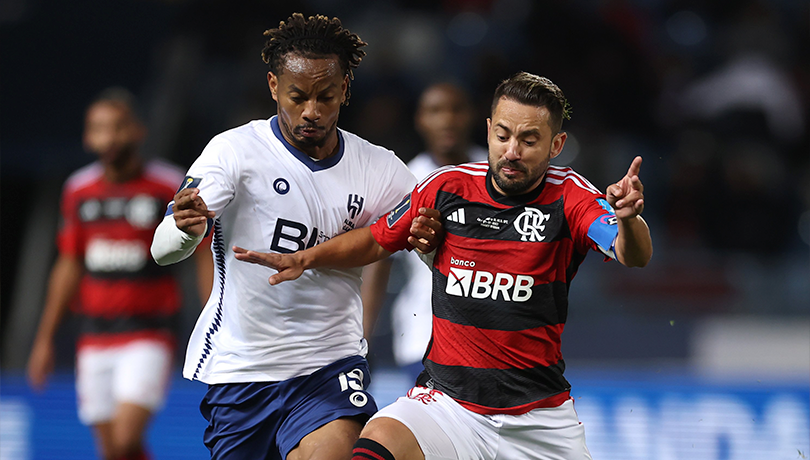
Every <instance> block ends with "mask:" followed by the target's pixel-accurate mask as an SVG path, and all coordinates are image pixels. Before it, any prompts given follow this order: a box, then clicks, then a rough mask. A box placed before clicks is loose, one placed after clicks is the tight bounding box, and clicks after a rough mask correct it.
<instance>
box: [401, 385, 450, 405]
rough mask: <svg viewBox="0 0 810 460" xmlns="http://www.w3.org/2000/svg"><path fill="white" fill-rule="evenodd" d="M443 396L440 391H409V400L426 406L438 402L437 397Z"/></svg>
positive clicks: (422, 389)
mask: <svg viewBox="0 0 810 460" xmlns="http://www.w3.org/2000/svg"><path fill="white" fill-rule="evenodd" d="M414 390H416V391H414ZM440 394H442V392H441V391H439V390H433V389H427V388H418V387H417V388H411V389H410V390H408V394H407V396H408V399H413V400H414V401H419V402H421V403H422V404H424V405H428V404H430V403H434V402H436V398H435V395H440Z"/></svg>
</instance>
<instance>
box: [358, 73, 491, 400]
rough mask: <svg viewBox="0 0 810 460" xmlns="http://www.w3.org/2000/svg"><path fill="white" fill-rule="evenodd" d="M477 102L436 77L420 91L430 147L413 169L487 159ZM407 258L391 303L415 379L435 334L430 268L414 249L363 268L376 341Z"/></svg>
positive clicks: (399, 351) (366, 309) (398, 343)
mask: <svg viewBox="0 0 810 460" xmlns="http://www.w3.org/2000/svg"><path fill="white" fill-rule="evenodd" d="M473 119H474V114H473V108H472V104H471V102H470V98H469V95H468V94H467V93H466V92H465V90H464V89H463V88H461V87H460V86H458V85H455V84H452V83H435V84H433V85H430V86H429V87H427V88H426V89H425V90H424V91H423V92H422V95H421V96H420V97H419V104H418V107H417V109H416V116H415V117H414V123H415V126H416V131H417V132H418V133H419V135H420V136H421V137H422V140H423V141H424V143H425V151H424V152H421V153H420V154H418V155H417V156H416V157H414V158H413V160H411V161H410V162H408V169H410V170H411V172H412V173H413V174H414V175H415V176H416V177H417V178H419V179H422V178H425V177H427V175H428V174H430V173H431V172H433V171H434V170H436V169H437V168H440V167H442V166H447V165H457V164H461V163H468V162H474V161H486V159H487V150H486V149H485V148H483V147H481V146H478V145H475V144H473V142H472V140H471V136H470V133H471V131H472V127H473ZM394 261H396V262H395V263H398V264H402V267H403V268H404V271H405V273H406V274H407V283H406V284H405V285H404V286H402V289H401V290H400V291H399V294H398V295H397V297H396V299H395V300H394V302H393V303H392V305H391V330H392V333H393V338H392V340H393V343H392V345H393V351H394V360H395V362H396V364H397V366H399V367H400V368H401V369H402V370H403V371H405V372H406V373H407V374H408V376H409V377H411V380H410V381H411V384H412V383H413V382H415V381H416V377H417V376H418V375H419V373H420V372H422V369H423V366H422V357H423V355H424V354H425V348H426V347H427V344H428V341H429V340H430V329H431V322H432V316H431V310H430V292H431V281H430V279H431V273H430V268H429V267H427V266H425V263H424V262H422V261H421V260H420V258H419V256H418V255H417V254H416V253H414V252H403V253H399V254H397V255H396V256H394V257H390V258H387V259H383V260H381V261H379V262H376V263H373V264H371V265H369V266H367V267H366V268H365V269H364V271H363V325H364V335H365V337H366V339H368V340H369V341H371V335H372V331H373V328H374V324H375V323H376V321H377V317H378V315H379V312H380V309H381V308H382V307H383V303H384V301H385V294H386V290H387V289H386V288H387V286H388V279H389V275H390V273H391V266H392V262H394Z"/></svg>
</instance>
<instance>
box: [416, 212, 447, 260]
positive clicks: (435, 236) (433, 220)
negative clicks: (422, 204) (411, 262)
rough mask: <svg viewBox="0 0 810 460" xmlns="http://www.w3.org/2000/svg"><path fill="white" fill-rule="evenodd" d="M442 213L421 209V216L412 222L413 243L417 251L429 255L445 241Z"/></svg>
mask: <svg viewBox="0 0 810 460" xmlns="http://www.w3.org/2000/svg"><path fill="white" fill-rule="evenodd" d="M441 217H442V216H441V213H440V212H439V211H438V210H436V209H433V208H419V215H418V216H416V218H414V219H413V222H411V236H409V237H408V243H411V245H412V246H413V247H415V248H416V250H417V251H419V252H421V253H422V254H427V253H429V252H431V251H433V250H434V249H436V248H438V247H439V245H440V244H441V243H442V240H444V227H443V226H442V221H441Z"/></svg>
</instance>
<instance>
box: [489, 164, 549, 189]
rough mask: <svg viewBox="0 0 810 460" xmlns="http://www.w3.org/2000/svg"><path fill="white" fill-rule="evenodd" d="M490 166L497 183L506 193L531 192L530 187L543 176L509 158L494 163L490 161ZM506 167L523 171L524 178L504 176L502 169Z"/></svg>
mask: <svg viewBox="0 0 810 460" xmlns="http://www.w3.org/2000/svg"><path fill="white" fill-rule="evenodd" d="M489 167H490V169H491V170H492V178H493V179H494V180H495V184H496V185H497V186H498V188H500V189H501V190H502V191H503V192H504V193H505V194H506V195H522V194H524V193H526V192H529V191H530V188H531V187H532V186H533V185H534V184H535V183H536V182H537V180H538V179H539V178H540V177H541V175H540V174H537V172H536V171H533V170H530V169H528V168H526V166H525V165H523V164H520V163H516V162H511V161H507V160H503V161H500V162H498V163H496V164H494V165H493V164H492V163H490V166H489ZM504 167H509V168H511V169H515V170H517V171H520V172H522V173H523V178H522V179H510V178H507V177H505V176H503V175H502V174H501V170H502V169H503V168H504Z"/></svg>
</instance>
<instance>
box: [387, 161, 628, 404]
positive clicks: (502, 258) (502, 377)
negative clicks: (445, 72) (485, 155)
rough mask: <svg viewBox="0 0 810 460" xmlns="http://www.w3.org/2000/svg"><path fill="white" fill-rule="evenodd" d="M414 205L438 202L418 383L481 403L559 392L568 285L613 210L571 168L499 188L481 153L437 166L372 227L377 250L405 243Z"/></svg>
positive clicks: (605, 245)
mask: <svg viewBox="0 0 810 460" xmlns="http://www.w3.org/2000/svg"><path fill="white" fill-rule="evenodd" d="M420 207H428V208H435V209H438V210H439V211H440V212H441V215H442V223H443V225H444V229H445V231H446V238H445V241H444V244H443V245H442V246H441V247H439V248H438V249H437V252H436V255H435V257H434V259H433V267H432V271H433V295H432V302H433V335H432V338H431V342H430V344H429V345H428V349H427V352H426V354H425V358H424V360H423V361H424V364H425V369H426V372H427V375H428V376H429V380H427V378H424V379H421V378H420V383H423V381H426V382H427V383H426V384H427V385H428V386H432V387H433V388H436V389H438V390H440V391H442V392H444V393H446V394H448V395H449V396H451V397H452V398H454V399H455V400H457V401H458V402H459V403H460V404H461V405H463V406H464V407H466V408H468V409H469V410H472V411H474V412H477V413H481V414H494V413H506V414H520V413H524V412H527V411H529V410H532V409H534V408H537V407H553V406H557V405H559V404H561V403H563V402H564V401H565V400H566V399H567V398H568V391H569V389H570V385H569V383H568V382H567V381H566V380H565V378H564V377H563V371H564V369H565V363H564V361H563V358H562V353H561V352H560V336H561V334H562V332H563V327H564V325H565V320H566V317H567V314H568V289H569V287H570V283H571V280H572V279H573V278H574V275H575V274H576V272H577V269H578V267H579V265H580V264H581V263H582V261H583V260H584V258H585V255H586V254H587V252H588V251H589V250H592V249H593V250H601V251H602V252H603V253H604V254H605V255H607V256H609V257H612V254H613V253H612V245H613V242H614V239H615V237H616V235H617V232H618V230H617V226H616V217H615V215H614V214H613V211H612V209H611V208H610V206H609V205H608V203H607V201H606V200H605V197H604V195H603V194H602V193H601V192H600V191H599V190H598V189H597V188H596V187H594V186H593V185H591V184H590V183H589V182H588V181H587V180H585V178H583V177H582V176H580V175H579V174H577V173H576V172H574V171H573V170H572V169H570V168H560V167H555V166H550V167H549V169H548V172H547V173H546V176H545V178H544V180H543V182H542V183H541V185H540V186H539V187H537V188H536V189H534V190H532V191H531V192H529V193H527V194H525V195H520V196H508V197H507V196H503V195H501V194H500V193H498V192H497V191H496V190H495V189H494V187H493V185H492V181H491V176H490V174H489V168H488V165H487V163H486V162H481V163H468V164H465V165H460V166H450V167H446V168H442V169H439V170H437V171H435V172H434V173H433V174H431V175H430V176H428V177H427V178H425V179H424V180H423V181H422V182H421V183H419V184H418V185H417V186H416V188H415V189H414V190H413V192H412V193H411V194H410V195H409V196H408V197H406V198H405V199H404V200H403V202H402V203H400V205H399V206H398V207H397V208H395V209H394V210H393V211H391V212H390V213H389V214H388V215H387V216H386V218H384V219H380V220H378V221H377V222H376V223H375V224H374V225H373V226H372V227H371V230H372V234H373V236H374V238H375V239H376V241H377V242H378V243H379V244H380V245H381V246H383V247H384V248H385V249H386V250H388V251H391V252H395V251H397V250H401V249H408V248H410V245H409V244H408V242H407V238H408V235H409V234H410V230H409V228H410V225H411V221H412V220H413V218H414V217H416V216H418V210H419V208H420Z"/></svg>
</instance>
